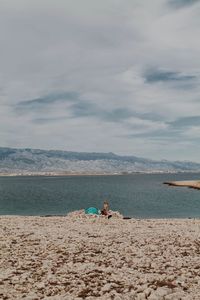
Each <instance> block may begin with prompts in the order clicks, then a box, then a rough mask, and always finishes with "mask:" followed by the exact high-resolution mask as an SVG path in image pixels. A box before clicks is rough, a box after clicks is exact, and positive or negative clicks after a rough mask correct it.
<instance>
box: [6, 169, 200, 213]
mask: <svg viewBox="0 0 200 300" xmlns="http://www.w3.org/2000/svg"><path fill="white" fill-rule="evenodd" d="M195 179H196V180H198V179H200V174H196V173H195V174H193V173H190V174H189V173H187V174H186V173H179V174H132V175H113V176H110V175H109V176H62V177H61V176H60V177H52V176H51V177H43V176H18V177H0V214H1V215H23V216H24V215H26V216H29V215H31V216H33V215H41V216H49V215H66V214H67V213H68V212H71V211H74V210H80V209H85V208H88V207H91V206H93V207H97V208H99V209H101V207H102V204H103V201H104V200H107V201H109V204H110V208H111V209H112V210H114V211H119V212H120V213H121V214H123V215H124V216H125V217H134V218H139V219H140V218H200V190H194V189H189V188H187V187H171V186H168V185H165V184H163V182H165V181H173V180H195Z"/></svg>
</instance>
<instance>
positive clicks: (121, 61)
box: [0, 0, 200, 162]
mask: <svg viewBox="0 0 200 300" xmlns="http://www.w3.org/2000/svg"><path fill="white" fill-rule="evenodd" d="M199 37H200V0H151V1H149V0H101V1H99V0H84V1H83V0H1V1H0V146H1V147H15V148H40V149H61V150H68V151H81V152H82V151H84V152H114V153H117V154H123V155H136V156H140V157H147V158H152V159H159V160H160V159H168V160H190V161H197V162H200V39H199Z"/></svg>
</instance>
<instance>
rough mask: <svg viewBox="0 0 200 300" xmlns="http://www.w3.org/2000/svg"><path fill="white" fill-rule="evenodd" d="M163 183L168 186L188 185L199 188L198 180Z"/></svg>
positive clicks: (199, 182)
mask: <svg viewBox="0 0 200 300" xmlns="http://www.w3.org/2000/svg"><path fill="white" fill-rule="evenodd" d="M164 184H167V185H169V186H177V187H188V188H192V189H197V190H200V180H184V181H167V182H164Z"/></svg>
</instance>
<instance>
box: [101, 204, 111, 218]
mask: <svg viewBox="0 0 200 300" xmlns="http://www.w3.org/2000/svg"><path fill="white" fill-rule="evenodd" d="M101 214H102V215H103V216H107V217H108V219H109V218H111V217H112V215H111V213H110V210H109V204H108V201H104V203H103V208H102V210H101Z"/></svg>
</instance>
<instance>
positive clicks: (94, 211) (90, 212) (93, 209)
mask: <svg viewBox="0 0 200 300" xmlns="http://www.w3.org/2000/svg"><path fill="white" fill-rule="evenodd" d="M85 213H86V214H87V215H99V210H98V209H97V208H96V207H89V208H86V209H85Z"/></svg>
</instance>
